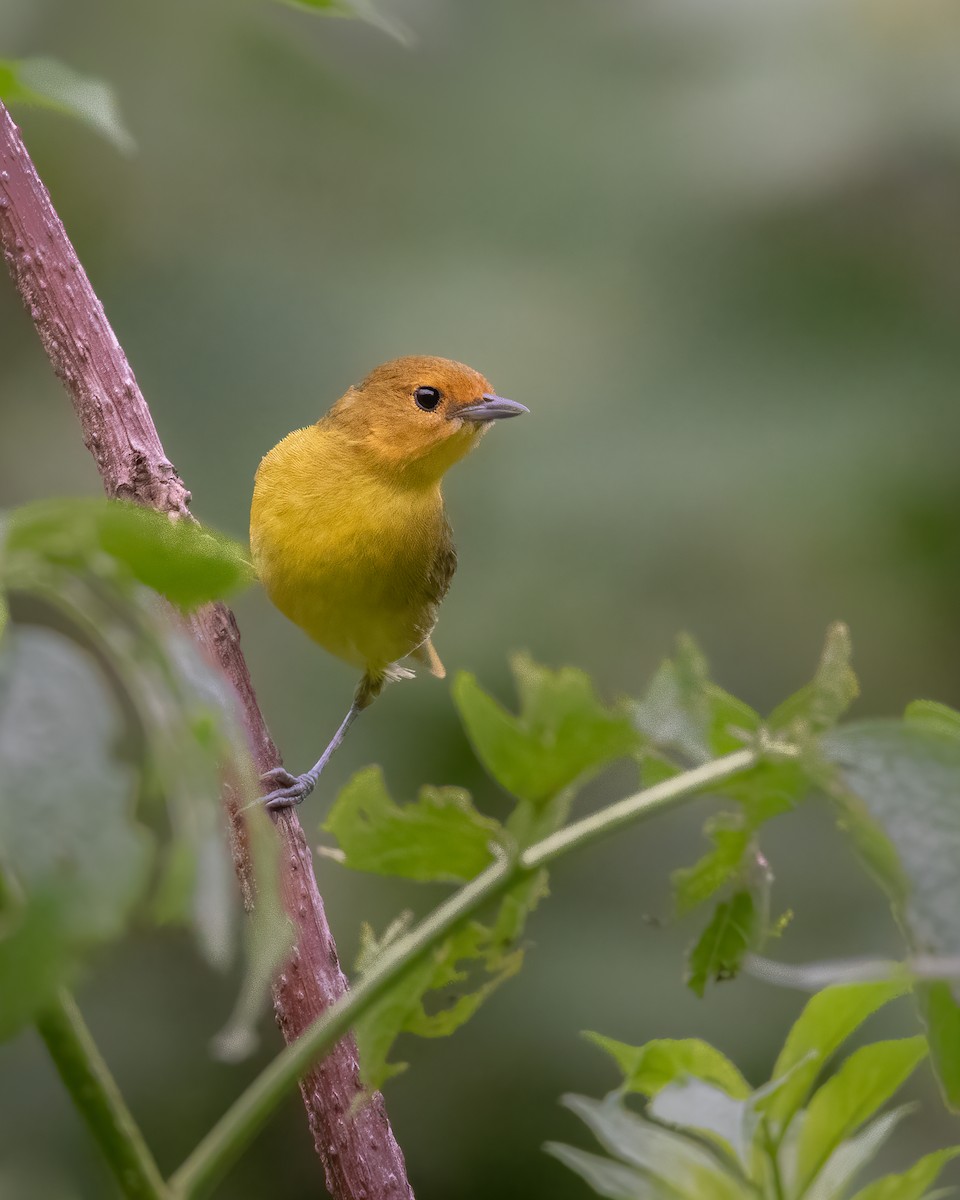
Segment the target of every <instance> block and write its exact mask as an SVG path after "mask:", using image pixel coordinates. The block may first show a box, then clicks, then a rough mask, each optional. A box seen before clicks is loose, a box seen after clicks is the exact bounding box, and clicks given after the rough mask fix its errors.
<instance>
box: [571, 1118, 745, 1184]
mask: <svg viewBox="0 0 960 1200" xmlns="http://www.w3.org/2000/svg"><path fill="white" fill-rule="evenodd" d="M563 1103H564V1105H565V1106H566V1107H567V1108H569V1109H570V1111H571V1112H573V1113H575V1114H576V1115H577V1116H578V1117H579V1118H580V1119H581V1120H582V1121H583V1122H584V1124H586V1126H587V1127H588V1128H589V1129H590V1131H591V1132H592V1133H593V1135H594V1137H596V1139H597V1141H599V1142H600V1144H601V1145H602V1146H603V1148H604V1149H605V1150H606V1151H607V1152H608V1153H609V1154H612V1155H613V1156H614V1157H616V1158H617V1159H619V1160H620V1161H621V1162H622V1163H625V1164H626V1165H628V1166H630V1167H635V1168H638V1169H639V1170H640V1171H641V1172H642V1173H643V1175H644V1176H646V1177H648V1178H650V1179H651V1180H652V1181H653V1182H655V1183H658V1184H660V1185H661V1186H662V1187H665V1188H666V1189H667V1191H666V1192H665V1195H667V1196H670V1197H671V1200H703V1197H706V1196H709V1197H710V1200H741V1198H742V1197H744V1195H745V1194H749V1193H745V1192H744V1190H743V1189H742V1188H741V1186H740V1185H739V1184H738V1183H737V1182H736V1180H735V1179H734V1178H733V1177H732V1176H731V1175H730V1174H729V1173H728V1172H727V1171H725V1170H724V1169H723V1167H722V1166H721V1165H720V1163H719V1162H718V1161H717V1159H715V1158H714V1157H713V1155H712V1154H710V1152H709V1151H708V1150H706V1148H705V1147H704V1146H703V1145H701V1144H700V1143H698V1142H696V1141H694V1140H693V1139H692V1138H688V1137H685V1136H684V1135H683V1134H680V1133H675V1132H674V1131H673V1130H670V1129H664V1128H662V1127H661V1126H659V1125H656V1124H653V1123H652V1122H650V1121H648V1120H646V1119H645V1118H644V1117H642V1116H640V1115H638V1114H637V1113H633V1112H630V1110H629V1109H627V1108H625V1107H624V1105H623V1104H622V1103H621V1102H620V1101H619V1100H618V1099H617V1098H616V1097H612V1096H610V1097H607V1098H606V1099H605V1100H592V1099H590V1098H589V1097H587V1096H564V1097H563Z"/></svg>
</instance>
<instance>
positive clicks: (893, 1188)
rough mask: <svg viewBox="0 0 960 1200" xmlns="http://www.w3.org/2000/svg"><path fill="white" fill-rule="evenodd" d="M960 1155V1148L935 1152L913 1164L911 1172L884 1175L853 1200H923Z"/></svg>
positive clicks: (954, 1147) (863, 1189)
mask: <svg viewBox="0 0 960 1200" xmlns="http://www.w3.org/2000/svg"><path fill="white" fill-rule="evenodd" d="M958 1154H960V1146H950V1147H949V1148H948V1149H946V1150H935V1151H934V1152H933V1153H932V1154H926V1155H924V1157H923V1158H921V1159H919V1160H918V1161H917V1162H915V1163H914V1164H913V1166H912V1167H911V1168H910V1170H909V1171H903V1172H901V1173H900V1174H899V1175H884V1177H883V1178H882V1179H877V1180H874V1182H873V1183H870V1184H868V1185H867V1186H866V1187H865V1188H861V1189H860V1191H859V1192H857V1194H856V1195H855V1196H854V1197H853V1200H923V1197H924V1193H925V1192H926V1190H927V1188H928V1187H929V1186H930V1185H931V1184H932V1183H935V1182H936V1179H937V1176H938V1175H939V1174H940V1172H941V1171H942V1170H943V1168H944V1167H945V1166H946V1165H947V1163H948V1162H950V1161H951V1160H952V1159H954V1158H956V1157H957V1155H958Z"/></svg>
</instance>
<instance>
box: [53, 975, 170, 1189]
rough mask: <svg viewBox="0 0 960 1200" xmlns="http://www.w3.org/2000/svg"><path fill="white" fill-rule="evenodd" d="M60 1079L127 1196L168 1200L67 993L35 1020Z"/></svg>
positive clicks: (101, 1058)
mask: <svg viewBox="0 0 960 1200" xmlns="http://www.w3.org/2000/svg"><path fill="white" fill-rule="evenodd" d="M36 1027H37V1031H38V1033H39V1034H40V1036H41V1037H42V1038H43V1041H44V1043H45V1044H46V1047H47V1050H48V1051H49V1053H50V1057H51V1058H52V1059H53V1061H54V1064H55V1065H56V1068H57V1071H58V1072H59V1075H60V1078H61V1079H62V1080H63V1083H64V1085H65V1087H66V1089H67V1091H68V1092H69V1093H70V1095H71V1097H72V1098H73V1102H74V1104H76V1106H77V1110H78V1112H80V1113H81V1114H82V1116H83V1119H84V1121H86V1123H87V1126H88V1128H89V1129H90V1132H91V1133H92V1134H93V1137H94V1140H95V1141H96V1143H97V1145H98V1146H99V1147H100V1151H101V1153H102V1154H103V1157H104V1159H105V1160H106V1162H107V1165H108V1166H109V1168H110V1170H111V1172H112V1173H113V1175H114V1178H115V1179H116V1181H117V1183H118V1184H119V1185H120V1190H121V1192H122V1193H123V1195H124V1196H125V1197H126V1198H127V1200H172V1195H173V1194H172V1192H171V1191H170V1189H169V1188H168V1186H167V1185H166V1183H164V1180H163V1176H162V1175H161V1174H160V1170H159V1168H158V1167H157V1164H156V1163H155V1162H154V1160H153V1156H152V1155H151V1153H150V1151H149V1150H148V1148H147V1144H146V1142H145V1141H144V1139H143V1135H142V1134H141V1133H140V1130H139V1128H138V1127H137V1124H136V1122H135V1121H134V1119H133V1117H132V1116H131V1114H130V1110H129V1109H128V1108H127V1106H126V1104H124V1102H123V1097H122V1096H121V1094H120V1089H119V1088H118V1087H117V1084H116V1081H115V1080H114V1078H113V1076H112V1075H111V1074H110V1069H109V1067H108V1066H107V1064H106V1063H105V1062H104V1060H103V1056H102V1055H101V1054H100V1051H99V1050H98V1049H97V1046H96V1043H95V1042H94V1040H93V1038H92V1037H91V1035H90V1031H89V1029H88V1028H87V1026H86V1023H85V1022H84V1020H83V1017H82V1016H81V1015H80V1010H79V1009H78V1008H77V1005H76V1001H75V1000H74V999H73V997H72V996H71V995H70V993H69V992H67V991H61V992H60V993H59V995H58V996H57V998H56V1000H55V1001H54V1002H53V1004H51V1005H50V1006H49V1007H48V1008H46V1009H44V1010H43V1012H42V1013H40V1014H39V1015H38V1016H37V1018H36Z"/></svg>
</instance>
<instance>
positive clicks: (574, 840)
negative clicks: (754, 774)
mask: <svg viewBox="0 0 960 1200" xmlns="http://www.w3.org/2000/svg"><path fill="white" fill-rule="evenodd" d="M771 749H773V748H772V747H771ZM775 749H776V752H777V753H779V754H780V755H782V756H785V757H794V756H795V755H796V750H794V748H793V747H791V746H785V745H780V746H777V747H776V748H775ZM760 758H761V755H760V753H759V752H758V751H756V750H747V749H744V750H737V751H735V752H734V753H733V754H727V755H725V756H724V757H723V758H717V759H714V760H713V761H712V762H708V763H704V765H703V766H700V767H695V768H694V769H693V770H691V771H684V772H683V773H682V774H680V775H675V776H673V778H671V779H666V780H664V781H663V782H662V783H657V784H654V785H653V787H649V788H645V789H644V790H643V791H641V792H637V793H636V794H635V795H633V796H628V797H627V798H626V799H625V800H619V801H617V802H616V803H615V804H611V805H609V806H608V807H606V808H602V809H600V811H599V812H596V813H591V814H590V816H588V817H584V818H583V819H582V820H580V821H574V822H573V823H572V824H570V825H567V826H566V827H565V828H563V829H561V830H559V832H557V833H554V834H551V835H550V836H549V837H546V838H544V839H543V840H542V841H539V842H535V843H534V844H533V845H531V846H528V847H527V848H526V849H525V850H523V851H522V852H521V853H519V854H516V855H514V856H512V857H510V856H508V855H507V854H506V853H504V852H503V851H501V852H500V853H499V855H498V856H497V858H496V859H495V860H494V862H492V863H491V864H490V866H489V867H487V868H486V870H485V871H482V872H481V873H480V874H479V875H477V876H476V878H474V879H471V881H470V882H469V883H468V884H466V885H465V886H464V887H462V888H461V889H460V890H459V891H458V892H455V893H454V894H453V895H452V896H451V897H450V898H449V899H448V900H445V901H444V903H443V904H441V905H440V906H439V907H438V908H436V909H435V910H434V911H433V912H432V913H430V915H429V916H427V917H425V918H424V919H423V920H422V921H421V922H420V924H419V925H417V926H416V928H415V929H412V930H411V931H410V932H409V933H408V934H406V935H405V936H404V937H401V938H398V939H397V940H396V941H395V942H392V943H391V944H390V945H389V946H387V947H386V949H385V950H384V951H383V952H382V953H381V955H380V957H379V958H378V959H377V962H376V964H375V965H374V966H372V967H371V968H370V969H369V970H367V971H365V972H364V973H363V974H362V975H361V976H360V978H359V979H358V980H356V981H355V983H354V986H353V989H352V990H351V992H350V993H349V995H345V996H344V997H343V998H342V999H341V1000H339V1001H338V1002H337V1003H336V1004H335V1005H333V1007H332V1008H329V1009H328V1010H327V1011H326V1012H325V1013H324V1014H323V1016H322V1017H320V1019H319V1020H318V1021H317V1022H316V1023H315V1024H314V1025H313V1026H311V1028H310V1029H308V1030H307V1032H306V1033H305V1034H304V1035H303V1037H302V1038H300V1040H299V1041H298V1042H297V1043H296V1045H294V1046H289V1047H287V1049H286V1050H284V1051H283V1053H282V1054H279V1055H278V1056H277V1057H276V1058H275V1059H274V1060H273V1062H271V1063H270V1065H269V1066H268V1067H266V1069H265V1070H264V1071H263V1072H261V1074H260V1075H259V1076H257V1078H256V1079H255V1080H254V1081H253V1083H252V1084H250V1086H249V1087H248V1088H247V1090H246V1091H245V1092H244V1093H243V1095H242V1096H240V1098H239V1099H238V1100H237V1101H236V1102H235V1103H234V1104H233V1106H232V1107H231V1108H230V1109H228V1111H227V1112H226V1113H225V1114H224V1116H223V1117H222V1118H221V1119H220V1121H218V1122H217V1124H216V1125H215V1126H214V1127H213V1129H212V1130H211V1131H210V1133H209V1134H208V1135H207V1136H206V1137H205V1138H204V1140H203V1141H202V1142H201V1143H200V1145H199V1146H198V1147H197V1148H196V1150H194V1152H193V1153H192V1154H191V1155H190V1157H189V1158H188V1159H187V1161H186V1162H185V1163H184V1164H183V1166H182V1167H181V1168H180V1169H179V1170H178V1171H177V1172H176V1174H175V1175H174V1176H173V1177H172V1179H171V1181H170V1183H171V1187H172V1188H173V1190H174V1194H175V1195H176V1196H177V1197H178V1198H181V1197H182V1198H184V1200H195V1198H196V1197H199V1196H202V1195H204V1194H205V1193H206V1192H207V1191H208V1190H209V1188H210V1187H211V1186H212V1184H213V1183H215V1182H216V1180H217V1179H218V1178H219V1176H220V1175H221V1174H222V1173H223V1172H224V1171H225V1170H226V1169H227V1167H229V1166H230V1164H231V1162H232V1161H233V1160H234V1158H236V1157H237V1155H239V1153H240V1152H241V1150H242V1149H243V1147H244V1146H245V1145H246V1144H247V1143H248V1142H249V1141H250V1139H251V1138H252V1137H253V1135H254V1134H255V1133H256V1132H257V1130H258V1129H259V1128H260V1126H261V1125H263V1123H264V1122H265V1121H266V1120H267V1118H268V1117H269V1115H270V1113H271V1112H272V1111H273V1110H274V1108H276V1106H277V1105H278V1104H279V1103H280V1101H281V1100H282V1099H283V1097H284V1096H285V1095H286V1093H287V1092H288V1091H289V1090H290V1089H291V1088H292V1087H293V1086H294V1085H295V1084H296V1081H297V1079H298V1078H299V1077H300V1074H301V1073H302V1072H303V1071H306V1070H308V1069H309V1067H310V1066H311V1064H312V1063H315V1062H317V1061H318V1060H319V1059H320V1058H321V1057H322V1055H324V1054H325V1053H326V1052H327V1050H328V1048H329V1047H330V1046H332V1045H333V1044H334V1043H335V1042H336V1040H337V1039H338V1038H339V1037H341V1036H342V1035H343V1033H344V1032H345V1031H346V1030H348V1029H350V1028H351V1026H353V1025H354V1024H356V1022H357V1019H358V1018H359V1017H360V1016H362V1015H363V1013H365V1012H366V1011H367V1009H368V1008H369V1007H370V1006H371V1005H372V1004H373V1003H374V1002H375V1001H376V1000H378V999H379V998H380V997H381V996H382V995H383V994H384V992H386V991H387V990H388V989H389V987H390V986H391V984H393V983H394V982H395V981H396V980H397V979H398V977H399V976H400V975H402V974H403V973H404V972H405V971H406V970H407V969H408V968H409V967H410V966H412V965H413V964H414V963H415V962H416V961H417V960H418V959H420V958H422V957H423V956H424V955H425V954H427V953H428V952H429V951H430V950H431V949H432V948H433V947H434V946H436V945H437V944H438V943H439V942H440V941H441V940H442V939H443V938H444V937H445V936H446V935H447V934H448V933H449V932H450V931H451V930H452V929H453V928H454V927H455V926H457V925H460V924H461V923H462V922H463V921H465V920H466V919H467V918H468V917H471V916H473V914H474V913H475V912H477V911H478V909H480V908H481V907H482V906H483V905H484V904H486V903H487V901H489V900H490V899H492V898H493V897H494V896H498V895H500V894H501V893H502V892H504V891H506V890H507V889H508V888H510V887H512V886H513V885H515V884H517V883H519V882H520V880H521V879H523V878H524V877H525V876H528V875H530V874H531V873H533V872H534V871H538V870H540V869H541V867H544V866H545V865H546V864H547V863H550V862H553V860H554V859H556V858H560V857H561V856H562V855H564V854H567V853H568V852H569V851H570V850H575V849H579V848H580V847H582V846H588V845H590V844H591V843H592V842H595V841H596V840H597V839H599V838H602V837H606V836H607V835H608V834H611V833H614V832H615V831H616V830H618V829H621V828H623V827H624V826H625V825H629V824H633V823H635V822H637V821H639V820H641V819H644V818H646V817H651V816H653V815H654V814H656V813H658V812H660V811H661V809H664V808H672V807H674V806H675V805H677V804H678V803H679V802H680V801H683V800H688V799H692V798H693V797H695V796H698V795H699V794H700V793H701V792H702V791H703V790H704V788H709V787H712V786H715V785H717V784H718V783H722V782H723V781H724V780H726V779H729V778H731V776H734V775H739V774H741V773H742V772H743V771H747V770H749V769H750V768H751V767H753V766H755V765H756V763H757V762H758V761H759V760H760Z"/></svg>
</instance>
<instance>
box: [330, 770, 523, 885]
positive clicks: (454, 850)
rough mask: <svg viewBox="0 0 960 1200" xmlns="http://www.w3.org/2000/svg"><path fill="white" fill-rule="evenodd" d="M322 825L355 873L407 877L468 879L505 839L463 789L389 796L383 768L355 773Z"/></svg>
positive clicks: (482, 867)
mask: <svg viewBox="0 0 960 1200" xmlns="http://www.w3.org/2000/svg"><path fill="white" fill-rule="evenodd" d="M323 828H324V829H325V830H326V831H327V832H328V833H332V834H333V836H334V837H335V838H336V839H337V842H338V843H339V845H340V847H341V849H342V850H343V852H344V854H345V856H346V857H345V858H344V862H345V864H346V865H347V866H348V867H352V868H353V869H354V870H357V871H373V872H375V873H376V874H379V875H398V876H401V877H402V878H405V879H416V880H425V881H431V880H433V881H441V882H446V883H465V882H466V881H467V880H469V879H472V878H473V877H474V876H475V875H478V874H479V873H480V872H481V871H482V870H483V869H484V867H486V866H488V865H489V864H490V862H491V861H492V859H493V854H492V852H491V849H490V846H491V844H492V843H495V842H497V841H499V840H501V838H502V830H501V828H500V826H499V825H498V824H497V822H496V821H492V820H490V819H488V818H487V817H483V816H481V815H480V813H478V812H477V810H476V809H475V808H474V807H473V805H472V803H471V802H470V797H469V794H468V793H467V792H465V791H463V789H461V788H431V787H425V788H422V789H421V791H420V796H419V799H418V800H417V802H416V803H415V804H405V805H403V806H402V807H400V806H399V805H397V804H395V803H394V802H393V800H391V798H390V796H389V794H388V792H387V789H386V786H385V784H384V781H383V773H382V772H381V770H380V768H379V767H367V768H366V769H365V770H363V771H359V772H357V774H356V775H354V776H353V778H352V779H351V780H350V782H349V783H348V784H347V785H346V787H345V788H344V789H343V790H342V791H341V793H340V795H339V796H338V797H337V800H336V803H335V804H334V806H333V808H332V809H331V811H330V815H329V817H328V818H327V820H326V823H325V824H324V826H323Z"/></svg>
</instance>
